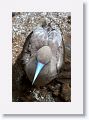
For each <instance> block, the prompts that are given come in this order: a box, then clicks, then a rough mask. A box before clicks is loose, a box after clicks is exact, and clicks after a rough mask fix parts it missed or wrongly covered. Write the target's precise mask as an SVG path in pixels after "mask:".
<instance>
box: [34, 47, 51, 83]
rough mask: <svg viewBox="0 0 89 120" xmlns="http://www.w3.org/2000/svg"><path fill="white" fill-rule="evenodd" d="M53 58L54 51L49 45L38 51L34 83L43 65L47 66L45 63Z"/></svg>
mask: <svg viewBox="0 0 89 120" xmlns="http://www.w3.org/2000/svg"><path fill="white" fill-rule="evenodd" d="M51 58H52V51H51V48H50V47H49V46H43V47H42V48H40V49H39V50H38V51H37V56H36V59H37V66H36V71H35V75H34V79H33V81H32V85H33V84H34V82H35V80H36V78H37V76H38V75H39V73H40V71H41V70H42V69H43V67H45V65H46V64H48V63H49V62H50V61H51Z"/></svg>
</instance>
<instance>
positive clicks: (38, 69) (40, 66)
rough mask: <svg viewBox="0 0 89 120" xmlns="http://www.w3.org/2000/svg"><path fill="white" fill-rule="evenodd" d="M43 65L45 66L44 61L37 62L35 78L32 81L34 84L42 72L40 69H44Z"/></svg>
mask: <svg viewBox="0 0 89 120" xmlns="http://www.w3.org/2000/svg"><path fill="white" fill-rule="evenodd" d="M43 67H44V64H43V63H40V62H37V67H36V72H35V76H34V79H33V81H32V85H33V84H34V82H35V80H36V78H37V76H38V74H39V73H40V71H41V70H42V68H43Z"/></svg>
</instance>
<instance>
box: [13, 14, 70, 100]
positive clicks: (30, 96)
mask: <svg viewBox="0 0 89 120" xmlns="http://www.w3.org/2000/svg"><path fill="white" fill-rule="evenodd" d="M12 16H13V17H12V54H13V59H12V80H13V81H12V86H13V87H12V96H13V100H12V101H15V102H44V101H45V102H53V101H55V102H70V101H71V14H70V13H67V12H66V13H63V12H59V13H57V12H52V13H51V12H50V13H49V12H47V13H42V12H22V13H20V12H18V13H14V14H13V15H12ZM44 19H46V21H47V23H48V24H49V23H51V24H52V26H53V28H55V26H57V27H59V28H60V29H61V31H62V35H63V41H64V45H65V64H64V65H63V68H62V70H61V73H60V74H59V78H57V79H56V80H53V81H52V82H51V83H49V84H48V85H46V86H45V87H42V88H39V89H38V88H36V87H35V86H31V83H30V82H29V81H28V78H27V76H26V75H25V73H24V71H23V68H22V66H21V64H22V63H21V52H22V49H23V45H24V43H25V40H26V37H27V36H28V35H29V34H30V33H31V32H32V30H33V28H34V27H36V26H40V25H41V23H42V21H43V20H44ZM44 24H45V23H44Z"/></svg>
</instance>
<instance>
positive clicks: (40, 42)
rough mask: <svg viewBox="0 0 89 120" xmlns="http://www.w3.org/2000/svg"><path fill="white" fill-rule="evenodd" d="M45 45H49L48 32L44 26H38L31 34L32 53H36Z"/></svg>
mask: <svg viewBox="0 0 89 120" xmlns="http://www.w3.org/2000/svg"><path fill="white" fill-rule="evenodd" d="M45 45H48V33H47V31H46V30H45V29H43V28H42V27H37V28H36V29H34V31H33V34H32V36H31V53H32V54H34V53H36V51H37V50H39V49H40V48H41V47H43V46H45Z"/></svg>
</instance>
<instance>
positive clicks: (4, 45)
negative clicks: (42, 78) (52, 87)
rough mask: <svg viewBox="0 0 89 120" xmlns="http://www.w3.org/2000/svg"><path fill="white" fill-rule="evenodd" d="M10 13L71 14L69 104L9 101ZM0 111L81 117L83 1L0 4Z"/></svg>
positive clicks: (7, 2)
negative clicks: (41, 12)
mask: <svg viewBox="0 0 89 120" xmlns="http://www.w3.org/2000/svg"><path fill="white" fill-rule="evenodd" d="M12 11H24V12H27V11H28V12H32V11H34V12H37V11H49V12H55V11H58V12H67V11H68V12H71V16H72V22H71V23H72V25H71V28H72V33H71V36H72V37H71V40H72V41H71V43H72V44H71V48H72V50H71V60H72V64H71V68H72V70H71V77H72V80H71V86H72V92H71V98H72V99H71V102H69V103H67V102H35V103H34V102H12V23H11V22H12V19H11V15H12V14H11V13H12ZM0 34H1V35H0V38H1V40H0V54H1V56H0V57H1V58H0V68H1V69H0V112H1V113H4V114H83V3H82V0H44V1H43V0H37V1H36V0H22V1H20V0H15V1H12V0H8V1H5V0H3V1H2V3H1V2H0Z"/></svg>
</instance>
